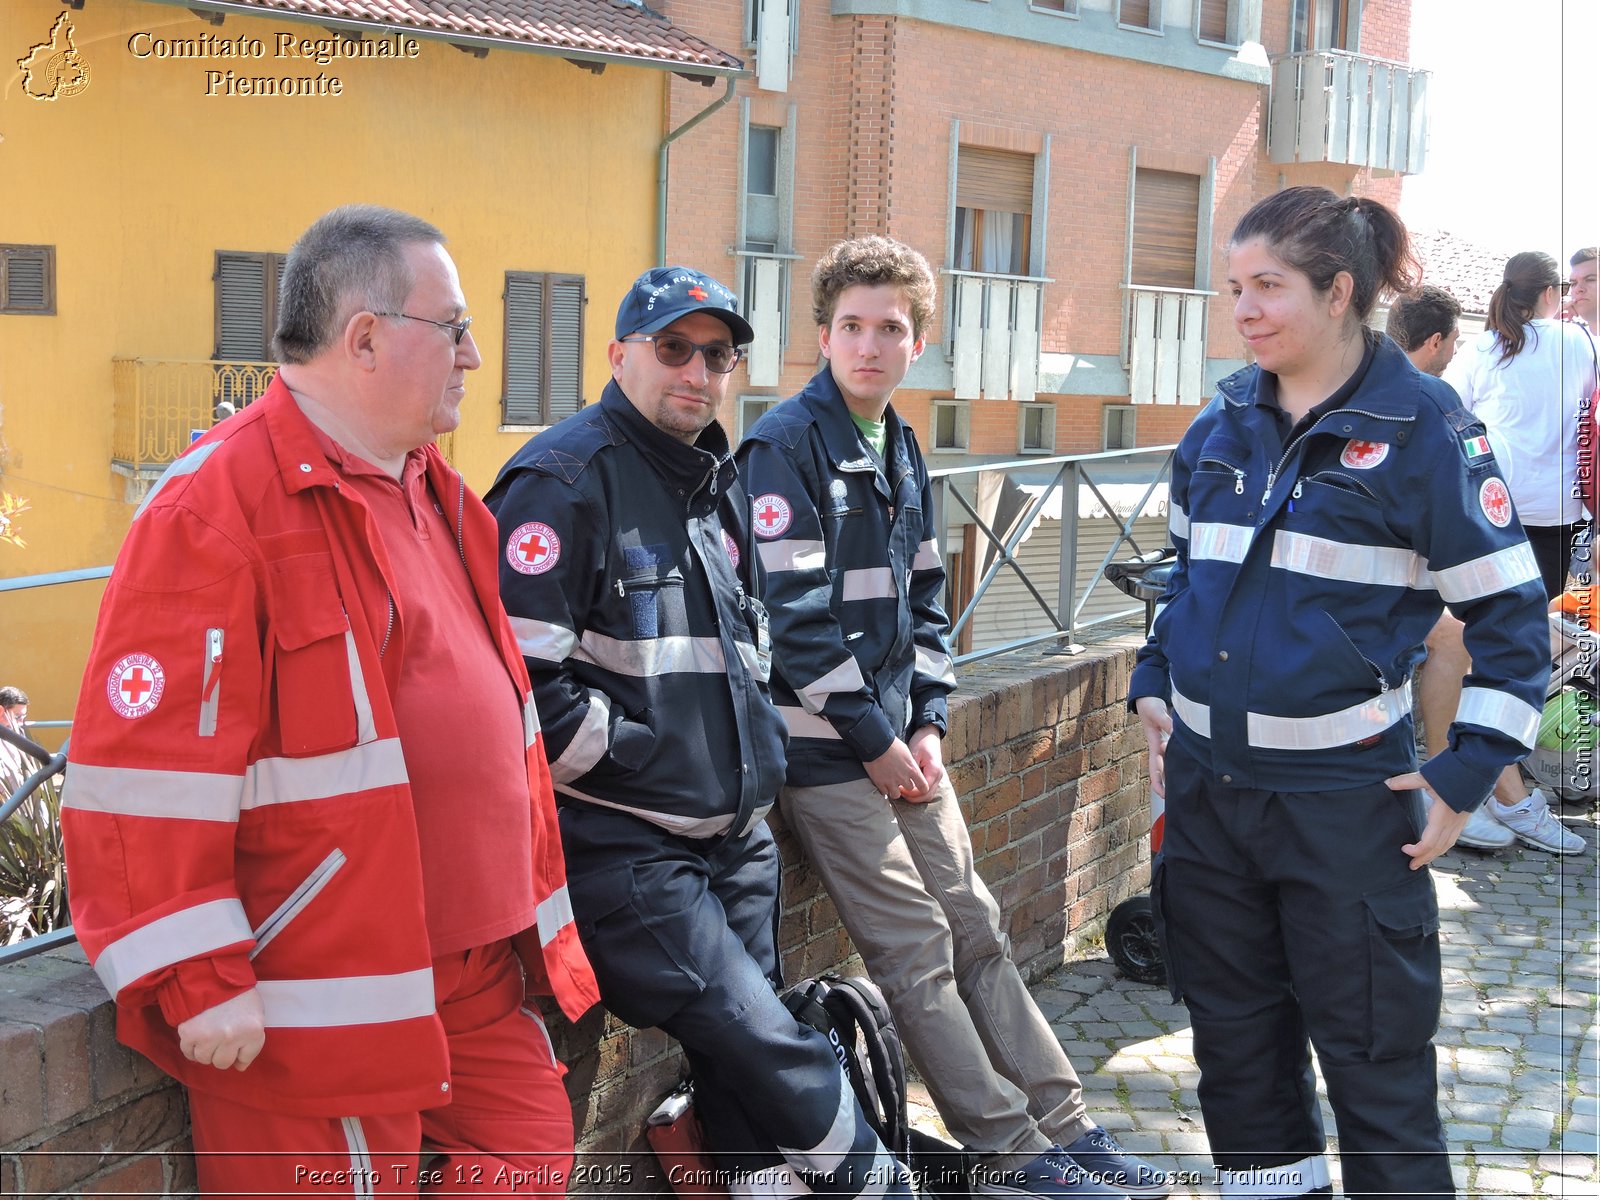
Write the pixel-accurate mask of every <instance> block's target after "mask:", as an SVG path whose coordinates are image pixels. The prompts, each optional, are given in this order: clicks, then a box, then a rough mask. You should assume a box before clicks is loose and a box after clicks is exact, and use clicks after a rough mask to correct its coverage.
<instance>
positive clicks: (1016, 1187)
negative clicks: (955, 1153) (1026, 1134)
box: [972, 1146, 1127, 1197]
mask: <svg viewBox="0 0 1600 1200" xmlns="http://www.w3.org/2000/svg"><path fill="white" fill-rule="evenodd" d="M972 1194H973V1195H974V1196H1102V1197H1116V1196H1125V1195H1127V1193H1126V1192H1123V1191H1121V1190H1119V1189H1117V1188H1114V1187H1112V1186H1110V1185H1109V1184H1105V1183H1101V1182H1099V1181H1098V1180H1096V1179H1095V1178H1094V1177H1093V1176H1092V1175H1090V1174H1089V1172H1087V1171H1085V1170H1084V1169H1083V1168H1082V1167H1080V1166H1078V1164H1077V1163H1075V1162H1073V1161H1072V1159H1070V1158H1068V1157H1067V1154H1066V1152H1065V1151H1064V1150H1062V1149H1061V1147H1060V1146H1052V1147H1051V1148H1050V1149H1048V1150H1046V1151H1045V1152H1044V1153H1043V1154H1041V1155H1039V1157H1038V1158H1036V1159H1034V1160H1033V1161H1031V1162H1029V1163H1026V1164H1024V1165H1023V1166H1020V1167H988V1166H984V1165H983V1164H981V1163H980V1164H979V1165H978V1166H976V1167H974V1168H973V1169H972Z"/></svg>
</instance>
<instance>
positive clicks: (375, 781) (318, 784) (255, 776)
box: [239, 738, 408, 809]
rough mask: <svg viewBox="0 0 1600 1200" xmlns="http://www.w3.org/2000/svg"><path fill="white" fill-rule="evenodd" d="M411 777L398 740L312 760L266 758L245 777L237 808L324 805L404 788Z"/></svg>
mask: <svg viewBox="0 0 1600 1200" xmlns="http://www.w3.org/2000/svg"><path fill="white" fill-rule="evenodd" d="M407 778H408V776H407V775H406V757H405V754H404V752H403V751H402V750H401V749H400V739H399V738H384V739H383V740H382V741H381V742H367V743H365V744H364V745H360V746H351V747H350V749H348V750H335V751H334V752H333V753H332V754H318V755H316V756H315V757H313V758H263V759H258V760H257V761H256V762H254V763H252V764H251V765H250V766H249V768H248V769H246V771H245V773H244V794H243V796H241V797H240V799H239V807H240V808H241V809H251V808H263V807H265V806H266V805H268V804H290V803H293V802H294V801H296V800H326V799H327V798H328V797H330V796H344V795H349V794H351V793H354V792H364V791H366V790H367V789H369V788H379V787H390V786H393V785H395V784H400V783H405V782H406V780H407Z"/></svg>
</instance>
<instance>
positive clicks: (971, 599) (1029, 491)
mask: <svg viewBox="0 0 1600 1200" xmlns="http://www.w3.org/2000/svg"><path fill="white" fill-rule="evenodd" d="M1175 449H1176V447H1175V446H1148V447H1140V448H1137V449H1133V450H1108V451H1103V452H1100V453H1097V454H1069V455H1061V456H1058V457H1055V458H1043V459H1039V458H1034V459H1022V460H1018V461H1012V462H999V463H981V464H974V465H971V466H961V467H945V468H941V469H939V470H934V471H930V472H929V476H930V478H931V480H932V483H933V507H934V528H935V529H938V530H940V531H941V533H942V536H943V539H944V543H945V545H946V547H950V546H951V545H953V544H956V543H955V540H954V539H952V538H951V536H950V533H951V530H952V529H957V530H960V529H962V527H963V526H971V527H972V528H973V530H974V531H975V533H976V534H977V535H979V536H981V538H982V542H981V543H978V539H977V538H976V537H975V538H972V539H971V540H972V541H973V542H974V543H975V544H978V545H981V547H982V549H983V552H984V554H985V555H986V556H988V557H989V558H990V561H989V562H988V563H987V565H986V566H985V568H984V569H983V571H982V572H981V574H979V573H978V572H977V571H973V572H972V574H973V578H974V585H973V588H972V594H971V595H970V596H968V597H965V599H964V602H963V603H962V605H961V611H960V612H959V613H957V614H955V615H954V620H953V621H952V623H951V640H952V643H953V644H954V645H956V646H960V645H962V644H963V643H964V642H969V641H971V640H972V637H971V631H972V628H973V622H974V617H975V616H976V615H977V614H978V612H979V610H980V607H981V606H982V605H983V603H984V601H985V600H986V599H987V598H989V597H990V593H991V592H993V591H996V589H997V585H998V588H999V590H998V592H997V594H996V597H995V598H996V600H997V601H1003V602H1005V603H1007V604H1008V605H1009V604H1010V603H1021V604H1022V607H1023V608H1024V609H1027V607H1028V606H1027V604H1026V602H1027V601H1029V600H1031V601H1032V603H1033V605H1034V606H1036V609H1037V611H1034V610H1032V609H1029V610H1028V611H1029V612H1030V613H1031V615H1032V616H1033V617H1034V618H1035V619H1037V618H1038V617H1039V616H1040V614H1042V615H1043V617H1044V624H1046V625H1047V626H1048V629H1046V630H1045V631H1044V632H1040V633H1024V634H1023V635H1022V636H1019V637H1003V638H1002V639H1001V640H998V641H994V642H992V643H990V644H986V645H982V646H976V647H973V648H971V649H969V650H963V651H962V652H961V653H959V654H957V655H956V662H957V663H958V664H959V663H964V662H972V661H974V660H977V659H981V658H989V657H992V656H994V655H997V654H1005V653H1007V652H1008V651H1011V650H1020V649H1023V648H1025V647H1028V646H1035V645H1038V644H1040V643H1042V642H1049V641H1057V642H1065V643H1067V646H1068V649H1069V650H1075V649H1078V648H1079V647H1078V646H1077V641H1078V637H1079V635H1080V634H1081V633H1084V632H1086V631H1088V630H1090V629H1092V628H1096V627H1098V626H1103V625H1108V624H1111V623H1126V622H1128V621H1129V620H1130V618H1137V619H1138V620H1139V621H1141V622H1142V620H1143V617H1144V606H1143V605H1142V604H1140V603H1137V602H1131V603H1127V604H1118V605H1116V606H1115V607H1113V608H1111V609H1109V610H1104V611H1099V612H1097V613H1094V614H1090V613H1089V612H1088V610H1089V608H1090V604H1091V600H1092V599H1093V598H1094V596H1095V593H1096V592H1097V590H1099V589H1102V588H1103V589H1104V590H1103V592H1101V595H1115V596H1117V597H1118V599H1119V600H1127V599H1128V598H1127V597H1123V596H1121V595H1120V593H1117V592H1116V589H1114V588H1113V587H1112V586H1111V585H1110V584H1109V583H1105V581H1104V578H1103V575H1102V572H1103V571H1104V570H1105V568H1106V566H1107V565H1108V564H1110V563H1112V562H1114V561H1116V560H1118V559H1120V558H1128V557H1132V556H1133V555H1135V554H1143V553H1146V552H1148V551H1151V550H1155V549H1159V548H1160V547H1161V546H1162V545H1164V544H1165V540H1166V519H1165V505H1164V503H1158V505H1157V515H1159V518H1160V519H1159V523H1155V524H1153V523H1152V520H1153V518H1152V516H1151V514H1147V513H1146V509H1147V507H1149V506H1150V504H1151V501H1152V500H1153V499H1157V498H1158V492H1159V490H1160V489H1161V486H1162V484H1163V483H1165V482H1166V481H1168V480H1169V479H1170V477H1171V471H1172V453H1173V451H1174V450H1175ZM1117 468H1121V470H1120V471H1116V469H1117ZM1113 471H1116V473H1118V474H1120V475H1121V476H1122V478H1119V479H1117V480H1115V481H1113V480H1112V479H1111V478H1110V474H1111V473H1112V472H1113ZM1097 476H1098V477H1097ZM1112 487H1115V488H1116V489H1117V490H1118V491H1121V492H1124V493H1128V494H1131V492H1133V491H1137V492H1138V493H1139V494H1138V499H1137V501H1135V502H1134V503H1133V504H1131V505H1130V504H1128V503H1126V502H1125V501H1124V502H1123V503H1121V504H1118V503H1116V502H1114V501H1113V500H1112V499H1111V498H1109V497H1108V495H1107V492H1108V490H1110V489H1111V488H1112ZM1084 498H1088V499H1089V500H1091V502H1092V503H1093V505H1094V506H1095V507H1098V508H1101V509H1103V510H1104V516H1105V517H1106V518H1109V519H1110V520H1111V521H1112V522H1113V524H1114V526H1115V530H1114V532H1113V533H1112V535H1111V538H1110V544H1109V545H1108V546H1107V547H1106V548H1105V549H1104V550H1103V551H1102V552H1101V553H1100V555H1099V559H1098V562H1097V563H1096V565H1095V566H1094V567H1093V569H1092V570H1090V571H1087V572H1084V571H1083V570H1082V569H1081V566H1086V565H1088V563H1087V561H1085V562H1084V563H1083V564H1081V565H1080V562H1079V551H1080V549H1081V548H1082V543H1083V539H1082V538H1081V536H1080V535H1081V534H1082V532H1083V526H1084V520H1085V518H1083V517H1080V515H1079V508H1080V500H1082V499H1084ZM1162 499H1164V498H1162ZM1053 509H1055V510H1059V514H1060V516H1059V521H1060V529H1059V533H1058V537H1057V542H1056V546H1055V547H1054V549H1055V551H1056V554H1054V555H1050V554H1044V555H1038V556H1036V557H1038V558H1042V559H1043V561H1044V562H1045V564H1046V565H1047V566H1049V565H1053V566H1054V568H1055V578H1054V579H1053V580H1050V581H1048V582H1046V581H1041V580H1037V579H1035V578H1033V576H1032V574H1031V573H1030V571H1029V569H1028V567H1027V565H1025V564H1024V563H1023V562H1022V561H1021V557H1020V555H1019V548H1020V547H1021V546H1022V544H1023V542H1024V541H1025V540H1027V539H1028V538H1030V537H1032V536H1033V535H1034V534H1035V533H1036V532H1037V531H1038V530H1040V529H1042V528H1043V525H1042V522H1043V521H1044V520H1045V519H1047V513H1048V512H1049V511H1050V510H1053ZM1124 511H1125V512H1126V514H1127V515H1126V516H1124ZM1141 516H1145V517H1146V530H1147V531H1146V532H1145V533H1143V534H1138V533H1136V532H1135V529H1134V525H1135V523H1136V522H1137V521H1138V520H1139V519H1140V518H1141ZM1088 519H1090V520H1096V519H1100V518H1098V517H1091V518H1088ZM963 533H964V530H963ZM1141 539H1142V540H1141ZM967 541H968V539H967V538H966V537H965V536H963V537H962V539H961V542H962V543H963V544H964V543H966V542H967ZM1036 568H1037V564H1036ZM1007 572H1009V574H1007ZM1102 607H1103V606H1102Z"/></svg>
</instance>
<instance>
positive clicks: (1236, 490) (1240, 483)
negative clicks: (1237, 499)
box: [1233, 467, 1244, 496]
mask: <svg viewBox="0 0 1600 1200" xmlns="http://www.w3.org/2000/svg"><path fill="white" fill-rule="evenodd" d="M1233 494H1234V495H1235V496H1242V495H1244V472H1243V471H1241V470H1239V468H1238V467H1235V468H1234V469H1233Z"/></svg>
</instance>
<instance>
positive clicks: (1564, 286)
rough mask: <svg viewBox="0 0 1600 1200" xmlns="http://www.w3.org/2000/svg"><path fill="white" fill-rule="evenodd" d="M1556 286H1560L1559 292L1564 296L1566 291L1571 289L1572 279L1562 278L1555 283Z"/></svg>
mask: <svg viewBox="0 0 1600 1200" xmlns="http://www.w3.org/2000/svg"><path fill="white" fill-rule="evenodd" d="M1556 287H1558V288H1560V289H1561V294H1562V295H1563V296H1565V295H1566V294H1567V293H1568V292H1570V291H1571V290H1572V280H1570V279H1563V280H1562V281H1561V282H1560V283H1558V284H1556Z"/></svg>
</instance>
